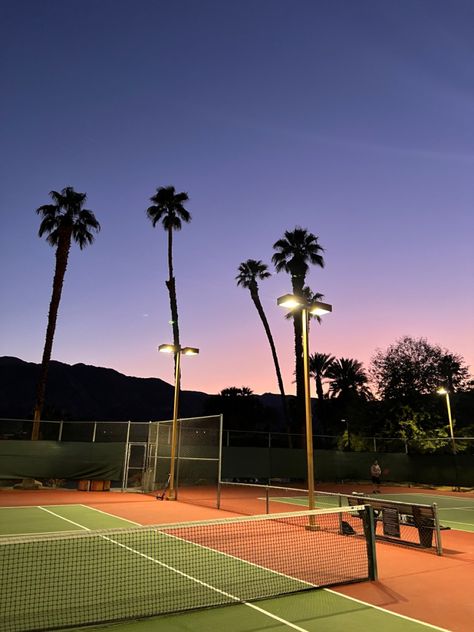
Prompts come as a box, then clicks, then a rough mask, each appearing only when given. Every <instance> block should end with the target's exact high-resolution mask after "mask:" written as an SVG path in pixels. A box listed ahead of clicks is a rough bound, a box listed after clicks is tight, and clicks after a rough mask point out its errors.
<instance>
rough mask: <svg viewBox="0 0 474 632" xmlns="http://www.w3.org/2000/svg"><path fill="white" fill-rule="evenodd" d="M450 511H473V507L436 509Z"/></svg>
mask: <svg viewBox="0 0 474 632" xmlns="http://www.w3.org/2000/svg"><path fill="white" fill-rule="evenodd" d="M451 509H456V511H474V505H473V506H472V507H438V511H451Z"/></svg>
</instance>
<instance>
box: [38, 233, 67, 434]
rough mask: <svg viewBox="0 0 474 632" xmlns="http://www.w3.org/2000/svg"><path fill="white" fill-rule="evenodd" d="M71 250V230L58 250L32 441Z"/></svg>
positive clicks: (40, 408) (43, 397) (62, 239)
mask: <svg viewBox="0 0 474 632" xmlns="http://www.w3.org/2000/svg"><path fill="white" fill-rule="evenodd" d="M70 249H71V230H65V231H64V234H63V235H61V236H60V239H59V243H58V247H57V249H56V266H55V270H54V279H53V292H52V294H51V301H50V304H49V313H48V325H47V328H46V338H45V343H44V349H43V359H42V361H41V368H40V374H39V378H38V383H37V387H36V403H35V411H34V417H33V430H32V433H31V440H32V441H37V440H38V439H39V427H40V420H41V413H42V411H43V406H44V399H45V392H46V381H47V377H48V368H49V362H50V360H51V352H52V349H53V340H54V333H55V331H56V321H57V318H58V310H59V303H60V301H61V293H62V289H63V283H64V275H65V273H66V268H67V263H68V258H69V251H70Z"/></svg>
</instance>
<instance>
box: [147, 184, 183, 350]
mask: <svg viewBox="0 0 474 632" xmlns="http://www.w3.org/2000/svg"><path fill="white" fill-rule="evenodd" d="M188 200H189V197H188V194H187V193H184V192H182V193H176V191H175V188H174V187H173V186H167V187H160V188H158V189H157V190H156V193H155V195H153V196H152V197H151V198H150V201H151V202H153V205H152V206H149V207H148V209H147V211H146V213H147V215H148V218H149V219H150V221H151V223H152V225H153V227H155V226H156V224H157V223H158V222H161V224H162V226H163V228H164V229H165V231H166V232H167V233H168V277H169V278H168V280H167V281H166V287H167V288H168V293H169V298H170V309H171V323H172V328H173V344H174V346H175V348H177V349H178V348H179V346H180V344H179V323H178V301H177V298H176V281H175V277H174V272H173V231H175V230H181V228H182V223H183V222H185V223H188V222H190V221H191V214H190V213H189V212H188V211H187V210H186V209H185V208H184V206H183V204H184V203H185V202H187V201H188Z"/></svg>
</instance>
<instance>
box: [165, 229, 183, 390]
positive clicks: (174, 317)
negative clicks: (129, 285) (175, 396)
mask: <svg viewBox="0 0 474 632" xmlns="http://www.w3.org/2000/svg"><path fill="white" fill-rule="evenodd" d="M168 271H169V279H168V281H166V287H167V288H168V292H169V296H170V309H171V326H172V328H173V345H174V346H175V349H177V350H178V349H179V348H180V344H179V325H178V301H177V298H176V282H175V278H174V274H173V229H172V228H169V229H168ZM174 368H175V374H176V357H175V367H174ZM179 381H180V382H181V378H180V377H179ZM179 387H180V384H178V388H179Z"/></svg>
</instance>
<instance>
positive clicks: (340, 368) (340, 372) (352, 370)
mask: <svg viewBox="0 0 474 632" xmlns="http://www.w3.org/2000/svg"><path fill="white" fill-rule="evenodd" d="M326 377H328V378H329V379H330V380H331V385H330V387H329V391H330V393H331V397H338V398H340V399H346V400H348V399H350V398H353V397H354V396H357V397H362V398H368V397H370V391H369V388H368V386H367V384H368V381H369V379H368V377H367V374H366V372H365V370H364V368H363V366H362V363H361V362H359V361H358V360H353V359H350V358H340V359H338V360H334V361H333V362H332V363H331V366H330V367H328V369H327V371H326Z"/></svg>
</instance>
